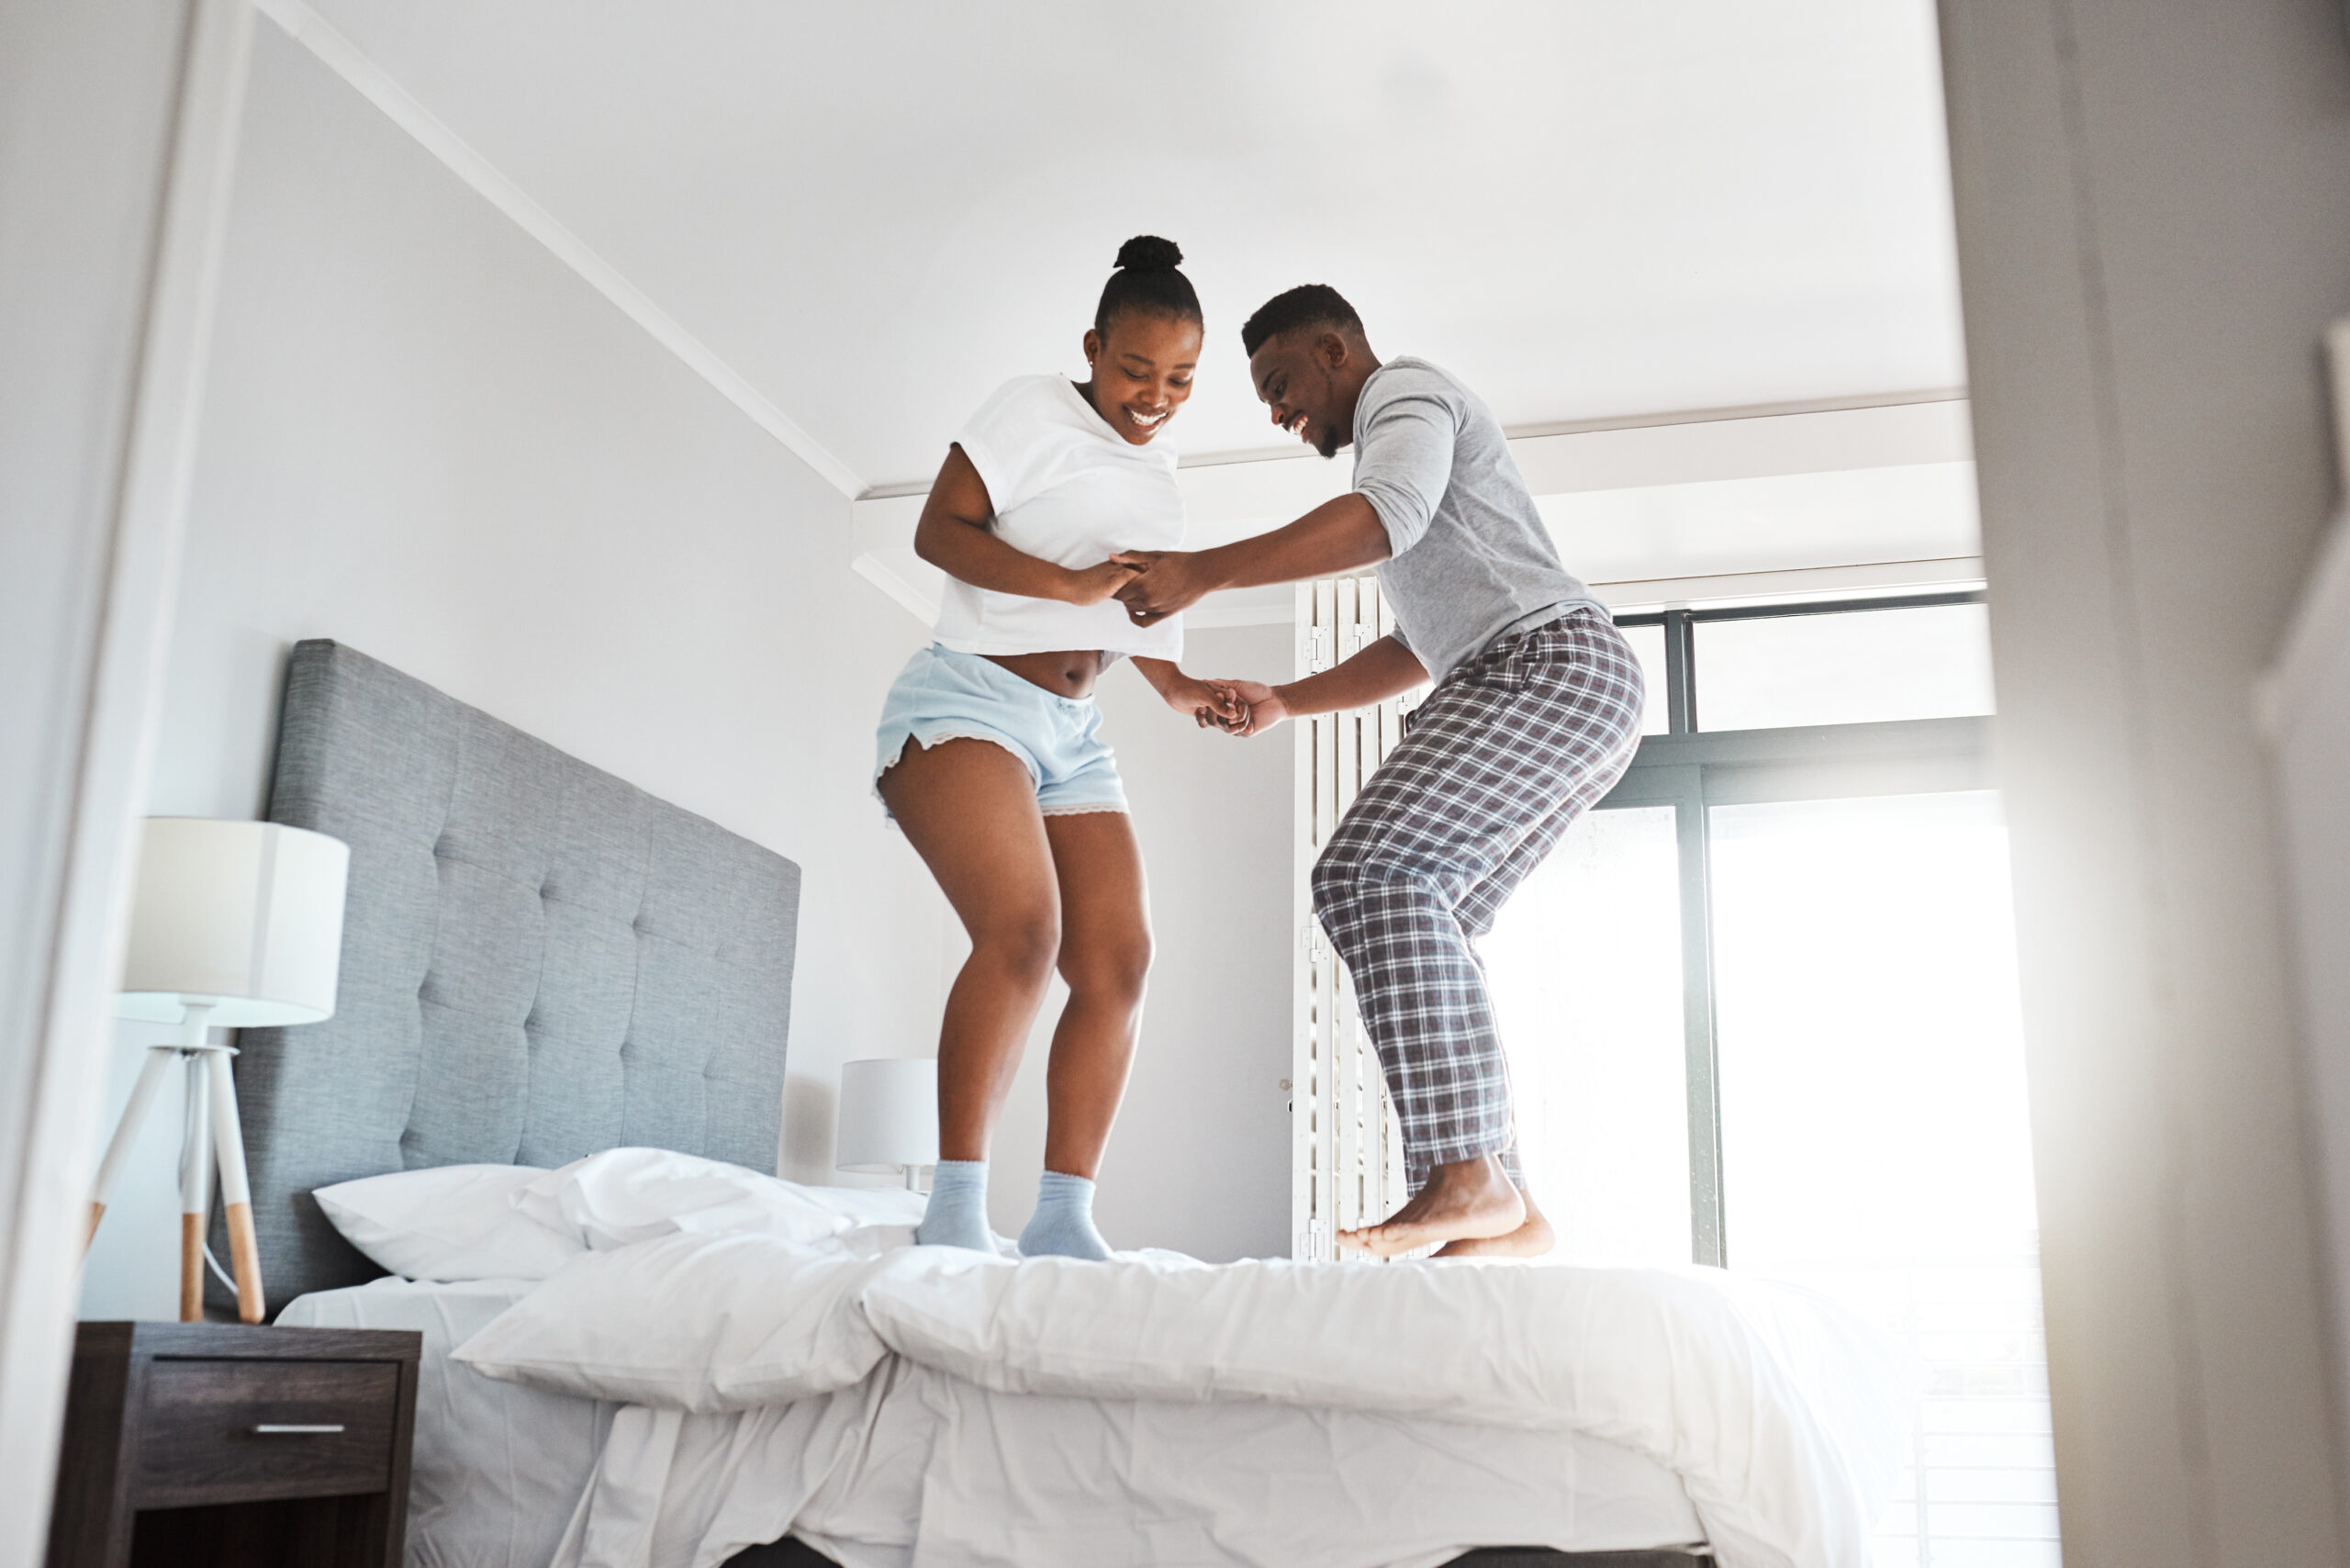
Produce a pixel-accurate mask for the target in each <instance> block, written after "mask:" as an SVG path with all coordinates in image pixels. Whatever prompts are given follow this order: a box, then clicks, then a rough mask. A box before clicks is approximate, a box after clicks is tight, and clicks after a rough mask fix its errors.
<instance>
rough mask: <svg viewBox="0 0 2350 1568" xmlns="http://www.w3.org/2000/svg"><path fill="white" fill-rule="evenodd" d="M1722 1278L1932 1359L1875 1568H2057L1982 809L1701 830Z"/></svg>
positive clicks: (2029, 1236) (1818, 810) (1926, 806)
mask: <svg viewBox="0 0 2350 1568" xmlns="http://www.w3.org/2000/svg"><path fill="white" fill-rule="evenodd" d="M1711 825H1712V831H1713V844H1712V864H1713V872H1714V884H1713V895H1714V912H1715V928H1714V935H1715V969H1716V975H1717V980H1718V989H1717V1018H1718V1028H1719V1038H1720V1059H1721V1074H1720V1091H1721V1116H1722V1124H1721V1125H1722V1159H1723V1208H1724V1217H1723V1226H1724V1231H1725V1239H1726V1243H1727V1249H1728V1253H1729V1265H1730V1267H1732V1268H1733V1269H1738V1270H1740V1271H1752V1272H1756V1273H1762V1274H1768V1275H1772V1276H1775V1277H1778V1278H1783V1279H1788V1280H1793V1281H1796V1282H1800V1283H1803V1284H1806V1285H1809V1286H1811V1287H1813V1288H1815V1289H1818V1290H1820V1291H1823V1292H1825V1293H1827V1294H1830V1295H1833V1296H1836V1297H1839V1298H1841V1300H1843V1301H1844V1302H1846V1303H1847V1304H1848V1305H1852V1306H1853V1307H1855V1308H1857V1309H1858V1310H1860V1311H1862V1312H1863V1313H1865V1314H1867V1315H1868V1316H1871V1317H1872V1318H1874V1320H1875V1321H1876V1322H1878V1323H1879V1324H1881V1325H1883V1326H1884V1327H1886V1328H1888V1329H1890V1330H1892V1331H1893V1332H1894V1333H1896V1334H1897V1335H1898V1336H1899V1337H1901V1338H1904V1339H1906V1340H1907V1341H1908V1343H1909V1345H1910V1346H1911V1347H1912V1348H1913V1349H1914V1350H1916V1351H1917V1352H1918V1353H1919V1356H1920V1358H1921V1359H1922V1360H1923V1361H1925V1363H1926V1367H1927V1377H1928V1382H1927V1391H1926V1402H1925V1406H1924V1420H1923V1425H1922V1428H1921V1429H1920V1431H1919V1435H1918V1444H1917V1448H1916V1450H1914V1452H1913V1453H1912V1455H1911V1463H1910V1464H1909V1465H1908V1468H1907V1469H1906V1471H1905V1475H1904V1482H1903V1486H1902V1491H1901V1494H1900V1500H1899V1501H1898V1502H1897V1503H1896V1505H1895V1506H1894V1507H1893V1509H1892V1510H1891V1512H1890V1514H1889V1516H1888V1518H1886V1520H1884V1521H1882V1522H1881V1524H1880V1530H1881V1531H1882V1533H1881V1534H1880V1536H1879V1537H1878V1540H1877V1542H1876V1562H1878V1563H1879V1564H1880V1565H1881V1568H1882V1565H1885V1564H1892V1563H1899V1564H1902V1565H1903V1568H1911V1565H1919V1564H1924V1563H1927V1562H1933V1563H1949V1562H1986V1563H1987V1562H1997V1563H2002V1564H2009V1563H2012V1564H2019V1565H2029V1568H2042V1565H2044V1568H2056V1564H2057V1562H2058V1556H2057V1539H2056V1502H2055V1472H2054V1458H2053V1450H2052V1449H2051V1446H2050V1439H2049V1421H2048V1394H2047V1386H2048V1385H2047V1363H2046V1352H2045V1348H2044V1341H2043V1338H2042V1331H2041V1317H2040V1271H2039V1233H2038V1219H2037V1215H2036V1211H2035V1209H2034V1206H2033V1196H2032V1186H2031V1146H2030V1142H2029V1136H2028V1126H2027V1118H2026V1105H2025V1091H2024V1072H2023V1045H2022V1029H2021V1025H2020V1017H2019V1014H2018V1008H2017V1002H2016V964H2015V936H2014V925H2013V917H2012V913H2011V910H2010V905H2009V889H2008V848H2007V833H2006V829H2005V828H2004V827H2003V826H2002V824H2001V822H2000V818H1999V814H1998V803H1997V795H1996V794H1994V793H1991V792H1987V791H1986V792H1978V793H1968V794H1944V795H1908V796H1888V797H1880V798H1877V799H1873V800H1854V801H1804V802H1800V803H1796V804H1774V805H1758V806H1720V807H1716V808H1714V810H1713V812H1712V824H1711Z"/></svg>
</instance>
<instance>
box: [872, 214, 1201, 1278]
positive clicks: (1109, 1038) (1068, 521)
mask: <svg viewBox="0 0 2350 1568" xmlns="http://www.w3.org/2000/svg"><path fill="white" fill-rule="evenodd" d="M1181 260H1182V252H1181V251H1179V250H1177V249H1176V247H1175V246H1174V245H1173V244H1172V243H1171V242H1169V241H1165V240H1161V239H1158V238H1156V237H1154V236H1151V235H1142V236H1138V237H1136V238H1135V239H1133V240H1129V241H1126V243H1125V245H1124V246H1122V247H1120V249H1119V251H1118V270H1117V271H1116V272H1115V273H1113V274H1111V278H1110V281H1109V283H1108V285H1107V286H1105V287H1104V288H1103V289H1102V298H1101V303H1100V304H1099V305H1098V306H1097V307H1096V308H1095V310H1094V315H1093V325H1092V327H1091V329H1090V330H1088V331H1087V332H1086V334H1085V362H1086V364H1087V365H1088V366H1089V368H1090V374H1089V375H1088V376H1087V378H1086V379H1085V380H1084V381H1083V382H1082V383H1072V382H1071V381H1069V379H1068V378H1067V377H1065V376H1061V375H1027V376H1022V377H1020V378H1018V379H1016V380H1013V381H1010V382H1007V383H1005V384H1004V386H1002V387H1001V388H1000V389H998V391H997V392H996V394H995V395H994V396H993V397H991V398H989V399H988V400H987V401H986V402H985V403H983V404H981V405H980V407H979V412H978V413H976V414H974V415H973V416H972V417H971V421H970V423H969V424H968V426H966V427H965V429H964V431H963V433H962V434H961V435H959V436H957V438H956V441H955V443H954V444H953V445H952V446H950V447H949V448H948V449H947V453H946V463H945V465H942V466H941V467H940V469H939V471H938V478H937V481H936V482H935V483H934V484H933V485H932V486H931V490H930V498H929V500H928V501H927V502H926V503H924V505H923V512H922V521H921V523H920V525H919V526H918V528H917V529H916V531H915V533H914V550H915V552H916V553H917V554H920V555H921V556H922V558H923V560H925V561H928V562H930V563H931V564H932V565H933V566H937V567H938V568H939V569H941V570H942V571H944V572H945V573H946V576H947V578H948V581H947V584H946V597H945V599H944V601H943V602H942V603H941V605H940V608H939V614H938V622H937V625H936V627H935V629H934V632H935V636H936V639H937V641H936V643H935V644H934V645H933V646H932V647H929V648H926V649H924V650H923V651H922V652H921V653H918V654H916V655H914V656H913V658H912V660H910V661H909V662H908V663H907V665H906V667H905V670H904V672H903V673H902V674H901V675H900V676H899V677H898V681H897V684H896V685H895V686H893V687H892V688H891V689H890V697H889V700H888V701H887V702H886V703H885V704H884V706H883V709H882V715H881V727H880V733H879V735H878V747H879V759H878V764H877V767H876V770H875V771H876V780H877V783H876V788H877V790H878V793H879V795H880V797H881V801H882V803H883V804H884V805H886V806H887V807H888V808H889V811H890V815H891V816H892V817H893V818H895V819H896V821H897V823H898V824H899V826H900V827H901V828H902V829H903V830H904V832H905V834H906V837H907V839H908V841H909V842H911V843H912V845H913V846H914V848H915V850H916V851H917V852H918V853H919V854H920V855H921V856H922V857H923V861H924V862H925V863H926V864H927V865H928V866H929V867H930V869H931V874H932V875H933V876H934V877H936V878H937V879H938V885H939V888H940V889H941V890H943V891H944V892H945V893H946V899H947V902H949V903H951V904H952V905H953V906H954V908H955V913H956V914H957V916H959V917H960V918H961V920H962V922H963V927H964V929H965V930H966V931H968V932H969V933H970V937H971V956H970V958H968V960H967V961H966V962H965V963H964V965H963V969H962V972H961V973H960V974H958V975H957V976H956V979H955V984H954V987H953V989H952V990H951V991H949V992H948V993H947V998H946V1022H945V1025H944V1026H943V1027H942V1029H941V1030H940V1034H939V1042H938V1152H939V1163H938V1173H937V1178H936V1181H935V1182H934V1184H933V1186H932V1189H931V1194H930V1206H929V1209H928V1211H927V1212H926V1214H925V1215H924V1217H923V1223H922V1226H921V1228H920V1229H919V1230H917V1231H916V1232H915V1239H916V1240H918V1241H921V1242H924V1243H929V1244H933V1245H945V1246H950V1247H968V1248H973V1249H978V1250H980V1251H987V1250H990V1249H992V1247H993V1242H992V1240H991V1238H990V1231H989V1228H988V1220H987V1158H988V1139H989V1136H990V1133H991V1132H992V1131H993V1129H994V1126H995V1117H996V1113H997V1111H998V1109H999V1108H1000V1107H1001V1106H1002V1103H1003V1096H1004V1092H1005V1091H1006V1090H1007V1089H1008V1088H1009V1087H1010V1086H1011V1083H1012V1075H1013V1070H1014V1069H1015V1068H1016V1067H1017V1066H1018V1065H1019V1062H1020V1051H1021V1047H1022V1045H1023V1043H1024V1041H1025V1040H1026V1038H1027V1035H1028V1028H1029V1025H1030V1024H1031V1023H1032V1022H1033V1021H1034V1020H1035V1015H1036V1010H1037V1008H1038V1006H1039V1005H1040V1004H1041V1003H1042V1002H1043V1001H1044V996H1045V988H1046V984H1047V983H1048V981H1049V980H1050V979H1051V976H1052V972H1053V970H1054V969H1056V968H1057V969H1059V971H1060V974H1061V978H1062V979H1064V980H1067V981H1068V982H1069V1005H1068V1006H1067V1008H1066V1009H1064V1010H1063V1012H1062V1014H1061V1018H1060V1024H1059V1025H1058V1026H1057V1028H1056V1029H1055V1030H1054V1032H1053V1047H1052V1057H1051V1060H1050V1062H1049V1064H1048V1066H1047V1068H1046V1079H1045V1083H1046V1090H1045V1092H1046V1108H1047V1116H1048V1119H1047V1122H1046V1137H1045V1175H1044V1182H1043V1184H1042V1187H1041V1188H1040V1190H1039V1192H1038V1193H1037V1198H1036V1213H1035V1218H1033V1219H1031V1220H1030V1221H1029V1222H1028V1226H1027V1228H1026V1229H1025V1230H1024V1231H1022V1233H1021V1236H1020V1250H1021V1252H1022V1253H1023V1255H1024V1256H1028V1257H1037V1256H1059V1257H1072V1258H1094V1259H1101V1258H1106V1257H1108V1256H1109V1255H1110V1249H1109V1248H1108V1247H1107V1246H1106V1245H1104V1243H1103V1242H1102V1236H1101V1233H1100V1232H1099V1231H1098V1230H1097V1229H1095V1227H1094V1224H1093V1213H1092V1209H1093V1176H1094V1171H1095V1170H1096V1169H1097V1168H1098V1167H1099V1166H1100V1164H1101V1159H1102V1146H1103V1145H1104V1144H1105V1143H1107V1142H1108V1141H1109V1137H1110V1124H1111V1123H1112V1121H1113V1120H1114V1119H1115V1117H1116V1115H1117V1112H1118V1102H1119V1099H1120V1098H1121V1097H1122V1096H1123V1095H1124V1093H1125V1085H1126V1070H1127V1067H1128V1065H1129V1064H1130V1062H1131V1061H1132V1059H1133V1057H1134V1046H1135V1033H1136V1027H1137V1025H1139V1023H1140V1021H1141V1015H1142V998H1143V980H1144V976H1145V974H1146V973H1147V970H1148V969H1149V967H1150V922H1149V917H1148V915H1147V913H1146V911H1145V909H1144V904H1143V869H1142V857H1141V853H1140V851H1139V849H1138V847H1137V846H1136V843H1135V835H1134V829H1133V828H1132V826H1131V825H1130V824H1129V823H1127V820H1126V799H1125V790H1123V789H1122V788H1121V787H1120V785H1119V782H1118V769H1117V766H1116V764H1115V762H1114V761H1113V759H1112V757H1111V755H1110V748H1109V747H1108V746H1106V745H1102V741H1101V739H1100V738H1099V735H1098V734H1097V732H1098V731H1099V730H1100V728H1101V722H1102V715H1101V712H1100V711H1099V710H1098V709H1097V708H1096V707H1095V705H1094V702H1093V686H1094V682H1095V681H1096V680H1097V679H1099V678H1100V677H1101V675H1102V671H1103V670H1104V669H1106V668H1107V667H1108V666H1109V665H1110V663H1111V662H1112V661H1113V660H1114V659H1115V658H1117V657H1118V656H1119V655H1122V654H1123V655H1126V656H1128V657H1130V658H1132V659H1133V660H1134V665H1135V668H1136V669H1137V670H1139V671H1141V672H1142V676H1143V678H1145V679H1146V680H1147V681H1149V682H1150V684H1151V685H1152V686H1153V687H1154V688H1156V689H1158V694H1159V696H1160V697H1161V698H1163V699H1164V700H1166V702H1167V705H1168V706H1169V707H1170V708H1173V709H1175V710H1176V711H1179V712H1182V713H1187V714H1190V715H1192V717H1193V718H1194V719H1195V720H1196V721H1197V722H1200V723H1202V724H1207V723H1211V722H1223V721H1225V720H1226V719H1230V718H1233V717H1235V716H1236V711H1235V710H1233V709H1232V708H1231V706H1230V701H1229V699H1226V698H1224V697H1221V696H1219V694H1217V693H1216V692H1214V690H1212V689H1210V688H1209V687H1208V686H1207V685H1206V684H1205V683H1203V682H1201V681H1197V680H1194V679H1192V678H1190V677H1189V676H1186V675H1184V674H1183V673H1182V671H1181V670H1179V669H1178V668H1176V667H1175V663H1174V661H1175V660H1176V659H1177V658H1178V657H1179V656H1181V653H1182V651H1183V636H1182V632H1181V628H1180V627H1179V626H1177V625H1175V624H1173V623H1172V622H1165V623H1160V624H1155V625H1152V626H1150V627H1147V628H1145V627H1138V626H1136V625H1135V624H1133V622H1131V621H1130V620H1129V619H1128V618H1127V616H1126V613H1125V609H1124V608H1123V607H1122V606H1120V605H1119V604H1118V603H1117V602H1115V600H1114V599H1112V597H1111V596H1112V595H1113V593H1114V592H1115V591H1116V590H1117V588H1119V586H1120V585H1121V584H1123V583H1124V582H1125V580H1126V579H1127V577H1129V576H1130V575H1131V573H1130V571H1129V569H1128V568H1126V567H1123V566H1115V565H1113V564H1112V563H1111V561H1110V559H1109V557H1110V555H1111V554H1112V553H1113V552H1114V551H1118V550H1132V549H1167V548H1171V547H1173V546H1174V545H1175V544H1176V543H1177V542H1178V541H1179V540H1180V539H1181V534H1182V532H1183V505H1182V499H1181V496H1179V495H1178V494H1177V492H1176V488H1175V456H1174V454H1173V453H1171V452H1169V451H1168V450H1166V449H1165V448H1163V447H1154V446H1152V445H1151V442H1152V440H1153V438H1155V437H1156V436H1157V435H1158V432H1159V431H1162V430H1164V429H1166V428H1167V421H1168V420H1170V419H1172V418H1173V417H1174V415H1175V411H1176V410H1177V409H1180V408H1181V407H1182V406H1183V402H1184V399H1186V398H1189V397H1190V396H1191V395H1192V373H1193V371H1194V369H1195V368H1196V366H1197V364H1198V363H1199V357H1200V342H1201V332H1202V317H1201V314H1200V301H1199V297H1198V296H1197V295H1196V294H1194V293H1193V292H1192V285H1191V282H1190V280H1189V279H1187V278H1185V277H1184V275H1183V274H1181V272H1179V271H1178V270H1176V268H1177V263H1180V262H1181Z"/></svg>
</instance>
